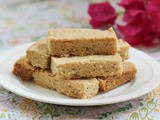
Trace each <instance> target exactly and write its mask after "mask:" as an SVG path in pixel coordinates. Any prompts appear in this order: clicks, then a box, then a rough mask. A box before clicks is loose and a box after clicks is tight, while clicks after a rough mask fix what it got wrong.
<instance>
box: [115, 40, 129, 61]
mask: <svg viewBox="0 0 160 120" xmlns="http://www.w3.org/2000/svg"><path fill="white" fill-rule="evenodd" d="M118 47H119V51H118V53H119V55H120V56H121V57H122V59H123V60H126V59H128V58H129V48H130V45H129V44H128V43H127V42H124V41H123V40H122V39H119V40H118Z"/></svg>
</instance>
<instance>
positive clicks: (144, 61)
mask: <svg viewBox="0 0 160 120" xmlns="http://www.w3.org/2000/svg"><path fill="white" fill-rule="evenodd" d="M32 44H33V43H29V44H25V45H21V46H18V47H15V48H13V49H10V50H7V51H5V52H3V53H1V54H0V66H1V67H0V85H1V86H3V87H4V88H6V89H8V90H9V91H11V92H13V93H15V94H18V95H20V96H24V97H26V98H29V99H33V100H36V101H41V102H46V103H53V104H60V105H72V106H90V105H104V104H112V103H117V102H123V101H127V100H131V99H134V98H137V97H140V96H142V95H144V94H146V93H148V92H150V91H151V90H153V89H154V88H155V87H156V86H158V84H159V83H160V65H159V63H157V62H156V61H155V60H154V59H153V58H151V57H149V56H148V55H147V54H145V53H143V52H141V51H138V50H136V49H133V48H131V49H130V56H131V59H130V60H129V61H131V62H133V63H135V64H136V66H137V70H138V71H137V75H136V80H135V81H134V82H129V83H127V84H125V85H122V86H120V87H118V88H116V89H114V90H112V91H110V92H106V93H99V94H98V95H96V96H95V97H93V98H92V99H83V100H82V99H75V98H70V97H67V96H65V95H62V94H59V93H58V92H56V91H53V90H49V89H45V88H42V87H40V86H38V85H35V84H34V83H32V82H22V81H21V80H20V79H19V78H17V77H16V76H15V75H13V74H12V69H13V65H14V63H15V61H16V60H18V59H19V58H20V57H21V56H23V55H25V51H26V49H27V48H28V47H29V46H31V45H32Z"/></svg>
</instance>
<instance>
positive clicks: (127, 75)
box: [98, 62, 137, 92]
mask: <svg viewBox="0 0 160 120" xmlns="http://www.w3.org/2000/svg"><path fill="white" fill-rule="evenodd" d="M136 72H137V69H136V66H135V65H134V64H133V63H131V62H124V63H123V73H122V75H121V76H113V77H107V78H102V79H98V80H99V88H100V90H101V91H105V92H106V91H109V90H112V89H114V88H116V87H118V86H120V85H123V84H124V83H126V82H129V81H131V80H134V78H135V76H136Z"/></svg>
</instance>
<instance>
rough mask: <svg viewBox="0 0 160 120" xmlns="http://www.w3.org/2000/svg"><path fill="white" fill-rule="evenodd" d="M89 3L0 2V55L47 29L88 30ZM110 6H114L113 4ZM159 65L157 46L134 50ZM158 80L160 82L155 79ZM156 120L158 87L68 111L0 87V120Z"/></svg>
mask: <svg viewBox="0 0 160 120" xmlns="http://www.w3.org/2000/svg"><path fill="white" fill-rule="evenodd" d="M90 2H93V0H88V1H87V0H81V1H74V0H61V1H58V0H55V1H43V0H39V1H38V0H33V1H32V0H29V1H27V0H18V1H17V0H13V1H12V2H11V1H10V0H6V1H4V2H2V1H0V52H2V51H4V50H6V49H9V48H11V47H14V46H17V45H20V44H25V43H29V42H33V41H37V40H39V39H41V38H43V37H45V36H46V35H47V31H48V28H50V27H53V28H62V27H78V28H79V27H83V28H86V27H90V26H89V24H88V20H89V16H88V15H87V6H88V4H89V3H90ZM113 4H114V3H113ZM137 48H138V49H141V50H143V51H145V52H147V53H148V54H149V55H151V56H152V57H153V58H155V59H156V60H157V61H159V62H160V46H157V47H154V48H146V47H144V46H139V47H137ZM157 79H160V78H157ZM71 118H72V119H107V120H112V119H114V120H128V119H129V120H141V119H143V120H152V119H153V120H159V119H160V86H159V87H157V88H156V89H155V90H153V91H152V92H150V93H148V94H147V95H145V96H142V97H140V98H137V99H133V100H130V101H126V102H123V103H117V104H112V105H104V106H92V107H72V106H61V105H53V104H47V103H42V102H36V101H33V100H29V99H26V98H24V97H21V96H18V95H16V94H13V93H12V92H10V91H8V90H6V89H4V88H2V87H0V120H1V119H2V120H7V119H14V120H15V119H17V120H31V119H33V120H37V119H41V120H48V119H58V120H62V119H71Z"/></svg>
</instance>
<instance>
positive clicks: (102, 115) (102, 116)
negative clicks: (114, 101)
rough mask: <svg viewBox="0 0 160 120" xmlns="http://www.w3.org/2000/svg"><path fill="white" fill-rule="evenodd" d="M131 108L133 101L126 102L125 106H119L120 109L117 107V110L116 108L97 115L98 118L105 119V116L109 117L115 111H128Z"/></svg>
mask: <svg viewBox="0 0 160 120" xmlns="http://www.w3.org/2000/svg"><path fill="white" fill-rule="evenodd" d="M131 108H133V106H132V104H131V103H128V104H126V105H125V106H124V107H122V108H118V109H116V110H114V111H112V112H106V113H102V114H100V115H99V116H98V117H97V119H104V118H107V119H109V118H110V117H112V116H113V115H114V114H115V113H117V112H124V111H127V110H129V109H131ZM113 119H114V118H113Z"/></svg>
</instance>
